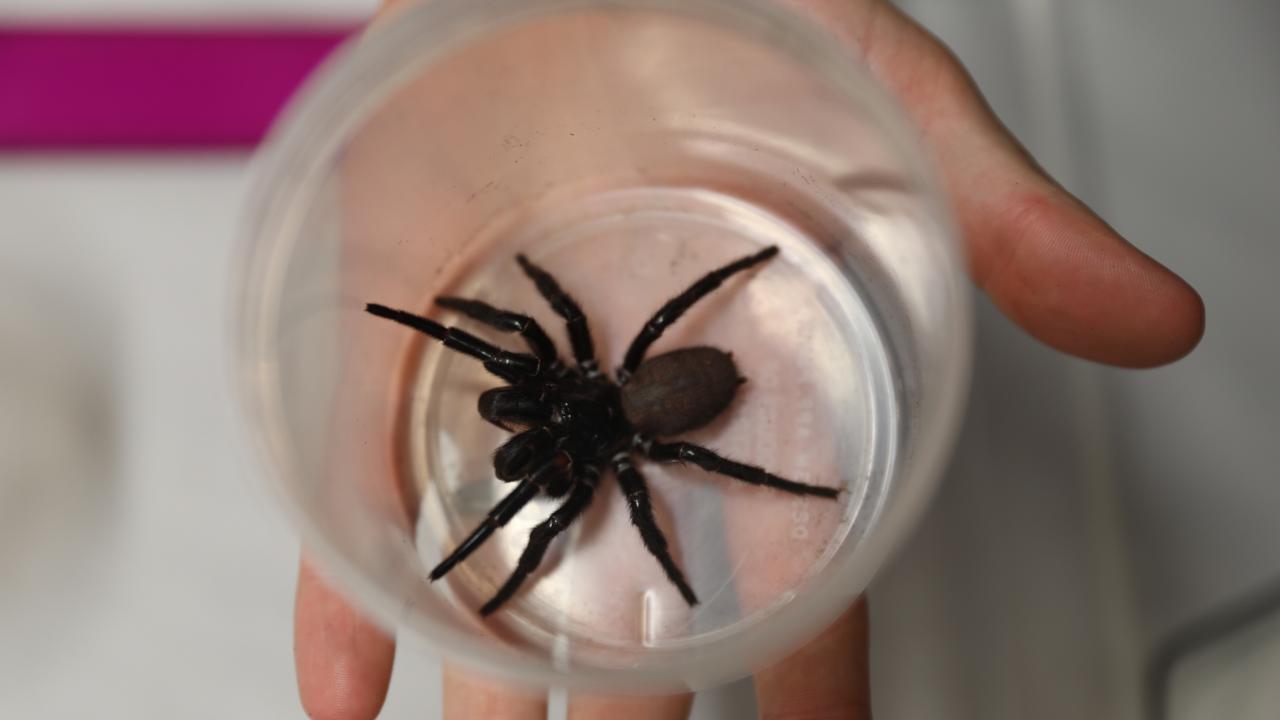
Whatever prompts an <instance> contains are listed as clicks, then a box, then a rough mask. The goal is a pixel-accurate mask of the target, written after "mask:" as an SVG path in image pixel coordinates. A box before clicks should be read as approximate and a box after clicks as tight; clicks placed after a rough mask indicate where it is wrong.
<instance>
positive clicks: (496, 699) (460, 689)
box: [444, 667, 547, 720]
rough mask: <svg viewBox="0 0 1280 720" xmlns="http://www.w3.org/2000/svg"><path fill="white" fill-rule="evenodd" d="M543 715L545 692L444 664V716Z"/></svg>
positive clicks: (469, 719)
mask: <svg viewBox="0 0 1280 720" xmlns="http://www.w3.org/2000/svg"><path fill="white" fill-rule="evenodd" d="M546 717H547V695H546V693H543V692H534V691H530V690H524V689H520V688H515V687H511V686H507V685H502V684H500V683H497V682H494V681H491V680H487V679H485V678H482V677H479V676H477V675H474V674H472V673H470V672H467V671H465V670H461V669H458V668H454V667H446V668H445V671H444V718H445V720H473V718H474V719H475V720H546Z"/></svg>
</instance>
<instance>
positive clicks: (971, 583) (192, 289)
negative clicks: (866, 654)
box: [0, 0, 1280, 720]
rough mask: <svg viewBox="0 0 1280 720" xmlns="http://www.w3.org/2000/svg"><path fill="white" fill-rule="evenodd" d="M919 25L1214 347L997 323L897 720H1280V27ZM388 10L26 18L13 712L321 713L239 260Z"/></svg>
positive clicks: (897, 635) (1008, 4)
mask: <svg viewBox="0 0 1280 720" xmlns="http://www.w3.org/2000/svg"><path fill="white" fill-rule="evenodd" d="M900 4H901V5H902V6H903V7H904V8H905V9H906V10H908V11H909V12H911V13H912V14H913V15H915V16H916V17H917V18H919V19H920V20H921V21H922V22H924V23H925V24H926V25H927V26H929V27H930V28H931V29H933V30H934V31H935V32H936V33H937V34H939V35H940V36H941V37H942V38H943V39H944V40H945V41H947V42H948V43H949V44H950V45H951V46H952V47H953V48H954V49H955V50H956V52H957V53H958V54H959V55H960V57H961V58H962V59H963V60H964V61H965V62H966V63H967V64H968V66H969V68H970V70H971V71H972V72H973V74H974V76H975V77H976V79H977V81H978V83H979V85H981V87H982V89H983V90H984V92H986V94H987V97H988V98H989V99H990V101H991V102H992V104H993V105H994V106H995V108H996V110H997V111H998V112H999V114H1000V115H1001V117H1002V118H1003V119H1004V120H1005V122H1006V123H1007V124H1008V125H1009V126H1010V128H1011V129H1012V130H1013V131H1014V132H1015V133H1016V134H1017V135H1018V136H1019V137H1020V138H1021V139H1022V140H1023V141H1024V142H1025V143H1026V144H1027V145H1028V147H1030V148H1031V150H1032V151H1033V152H1034V153H1035V155H1036V156H1037V157H1038V158H1039V159H1040V160H1041V162H1042V164H1044V165H1045V166H1046V168H1047V169H1049V170H1050V171H1051V172H1052V173H1053V174H1054V175H1055V176H1056V177H1057V178H1058V179H1059V180H1061V181H1062V182H1063V184H1065V185H1066V186H1067V187H1068V188H1070V189H1071V190H1073V191H1074V192H1076V193H1077V194H1078V195H1080V196H1081V197H1082V198H1083V199H1084V200H1085V201H1087V202H1088V203H1089V204H1091V205H1092V206H1093V207H1094V208H1096V209H1097V210H1098V211H1099V212H1100V213H1101V214H1102V215H1103V216H1104V217H1106V218H1107V219H1108V220H1109V221H1110V222H1111V223H1112V224H1113V225H1114V226H1116V227H1117V228H1118V229H1119V230H1120V231H1121V232H1122V233H1123V234H1125V235H1126V236H1127V237H1129V238H1130V239H1131V240H1132V241H1133V242H1135V243H1136V244H1137V245H1138V246H1140V247H1141V248H1143V249H1144V250H1146V251H1147V252H1148V253H1150V254H1152V255H1154V256H1155V257H1156V258H1158V259H1160V260H1161V261H1162V262H1164V263H1166V264H1168V265H1169V266H1171V267H1172V268H1174V269H1175V270H1177V271H1178V272H1180V273H1181V274H1183V275H1184V276H1185V277H1187V278H1188V279H1189V280H1190V281H1191V283H1192V284H1193V285H1195V286H1196V287H1197V288H1198V289H1199V290H1200V292H1201V293H1202V294H1203V296H1204V298H1205V302H1206V304H1207V307H1208V314H1209V324H1208V332H1207V334H1206V336H1205V339H1204V342H1203V344H1202V345H1201V346H1200V348H1199V349H1198V350H1196V352H1195V353H1194V354H1192V355H1191V356H1190V357H1189V358H1187V359H1185V360H1183V361H1181V362H1179V363H1177V364H1175V365H1173V366H1171V367H1168V368H1163V369H1160V370H1155V371H1149V372H1141V373H1136V372H1125V371H1116V370H1110V369H1104V368H1100V367H1098V366H1094V365H1090V364H1088V363H1084V362H1079V361H1075V360H1071V359H1068V358H1065V357H1062V356H1060V355H1057V354H1055V353H1053V352H1052V351H1049V350H1047V349H1045V348H1043V347H1040V346H1038V345H1036V344H1035V343H1034V342H1032V341H1031V340H1029V339H1028V338H1026V337H1024V336H1023V335H1021V334H1020V333H1019V332H1018V331H1017V330H1016V329H1015V328H1013V327H1012V326H1011V325H1010V324H1009V323H1008V322H1007V321H1005V320H1004V319H1003V318H1001V317H1000V316H999V315H998V314H997V313H996V312H995V311H994V310H993V309H992V308H991V307H990V306H989V305H987V304H986V303H985V302H982V301H980V303H979V304H980V308H979V316H980V322H979V343H978V357H977V361H978V362H977V369H976V374H975V379H974V380H975V385H974V391H973V399H972V402H971V407H970V410H969V414H968V418H967V422H966V425H965V429H964V431H963V436H962V438H961V441H960V444H959V450H958V452H957V454H956V457H955V460H954V462H953V464H952V468H951V470H950V474H949V478H948V481H947V483H946V484H945V486H944V489H943V491H942V493H941V495H940V496H939V498H938V500H937V501H936V503H935V504H934V507H933V509H932V511H931V513H930V514H929V516H928V517H927V519H926V521H925V522H924V524H923V525H922V527H921V529H920V531H919V532H918V534H917V536H916V537H915V539H914V540H913V542H912V543H911V545H910V546H909V547H908V548H907V549H906V550H905V551H904V552H903V553H902V554H901V555H900V556H899V558H898V559H897V560H896V562H895V563H894V564H893V565H892V566H891V567H889V568H888V569H887V570H886V572H885V573H884V574H883V576H882V577H881V578H880V580H879V581H878V582H877V584H876V586H875V587H874V589H873V591H872V593H871V595H872V623H873V685H874V693H875V696H874V703H875V707H876V711H877V716H878V717H882V718H890V719H896V718H941V717H945V718H957V719H965V718H975V719H976V718H982V719H984V720H986V719H996V720H999V719H1003V718H1010V719H1012V718H1027V717H1035V718H1050V719H1051V718H1081V717H1091V718H1138V717H1148V718H1153V719H1154V718H1166V717H1167V718H1186V719H1190V718H1197V719H1198V718H1272V717H1275V716H1276V714H1277V713H1278V712H1280V685H1277V684H1276V683H1275V682H1274V678H1276V677H1280V522H1277V521H1276V517H1277V510H1280V442H1278V441H1280V435H1278V434H1277V433H1278V431H1280V382H1277V381H1276V378H1275V374H1274V373H1275V369H1276V368H1277V367H1280V333H1278V332H1277V330H1278V326H1277V321H1276V310H1277V308H1278V307H1280V294H1278V293H1277V291H1276V290H1275V289H1274V286H1273V284H1272V280H1273V276H1274V274H1275V271H1276V269H1277V268H1280V243H1277V242H1276V239H1277V237H1280V216H1278V215H1277V214H1276V213H1275V212H1274V209H1275V207H1276V206H1277V204H1280V137H1278V135H1280V85H1277V82H1276V78H1277V77H1280V44H1278V43H1277V42H1276V38H1277V37H1280V4H1277V3H1276V2H1274V0H1228V1H1226V2H1219V3H1202V2H1198V1H1196V0H1163V1H1162V2H1159V3H1156V2H1147V1H1144V0H903V1H902V2H901V3H900ZM374 5H375V2H374V0H234V1H229V0H0V717H4V718H79V717H89V716H91V717H100V718H116V717H120V718H125V717H128V718H138V717H141V718H153V717H154V718H160V717H163V718H173V717H181V718H205V717H207V718H228V717H230V718H282V717H301V715H302V713H301V710H300V708H299V706H298V704H297V700H296V697H295V688H294V679H293V667H292V658H291V651H290V648H291V637H290V636H291V611H292V593H293V583H294V573H295V563H296V557H297V541H296V539H295V537H294V535H293V533H292V531H291V529H290V528H289V527H288V526H287V524H286V523H285V522H284V521H283V519H282V516H281V514H280V513H279V512H277V510H276V508H275V506H274V501H273V499H272V498H271V497H270V496H269V493H268V492H267V491H266V490H264V489H263V482H262V478H261V477H260V470H259V469H258V468H257V467H256V465H255V464H254V462H253V460H254V458H253V457H252V454H251V453H250V450H249V447H248V444H247V442H246V439H245V437H244V436H243V432H242V430H241V427H240V420H239V416H238V414H237V412H238V411H237V408H236V407H235V406H234V403H233V398H232V393H231V384H230V371H229V362H228V361H229V350H228V348H227V331H228V322H229V320H228V315H229V310H230V307H231V297H230V287H231V285H230V281H231V277H230V268H231V266H232V265H233V261H234V258H233V253H234V250H235V240H236V223H237V215H238V212H239V209H240V204H241V201H242V196H243V194H244V192H245V187H246V180H247V172H248V169H249V159H250V154H251V152H252V149H253V146H254V144H255V143H256V142H257V140H258V138H259V137H260V135H261V133H262V131H263V129H264V127H265V125H266V124H267V123H268V122H269V121H270V119H271V117H272V116H273V115H274V113H275V111H276V110H277V109H278V107H279V105H280V103H282V102H283V101H284V99H285V98H286V97H287V95H288V94H289V92H290V91H291V90H292V89H293V88H294V87H295V86H296V84H297V83H298V82H299V81H300V80H301V79H302V78H303V77H304V76H305V75H306V74H307V73H308V72H309V70H310V69H311V68H312V67H314V65H315V63H316V62H318V61H319V60H320V59H321V58H322V57H323V56H324V55H325V54H326V53H327V52H328V51H329V49H331V48H332V47H333V46H334V44H335V43H337V42H339V41H340V40H341V38H342V37H343V36H344V35H345V34H347V33H348V32H350V31H351V30H352V29H354V28H356V27H358V26H359V24H360V23H361V22H362V21H363V20H364V19H366V18H367V17H368V16H369V15H370V13H371V12H372V10H373V7H374ZM438 667H439V665H438V661H437V660H436V659H434V658H431V657H428V656H425V655H418V654H413V653H410V652H404V653H402V655H401V657H400V658H399V662H398V664H397V666H396V675H395V678H394V679H393V682H392V689H391V694H390V698H389V701H388V705H387V708H386V711H385V713H384V716H385V717H387V718H410V717H415V718H421V717H435V716H436V713H438V702H439V701H438V694H439V684H440V680H439V672H438ZM753 708H754V705H753V700H752V694H751V687H750V684H749V683H748V682H742V683H738V684H736V685H733V686H729V687H727V688H723V689H721V690H717V691H714V692H707V693H703V694H702V695H700V696H699V698H698V700H697V702H696V704H695V716H696V717H699V718H706V719H709V718H722V717H723V718H742V717H750V716H753V715H751V713H752V712H753ZM562 710H563V698H557V697H555V696H553V717H554V716H555V713H556V712H562Z"/></svg>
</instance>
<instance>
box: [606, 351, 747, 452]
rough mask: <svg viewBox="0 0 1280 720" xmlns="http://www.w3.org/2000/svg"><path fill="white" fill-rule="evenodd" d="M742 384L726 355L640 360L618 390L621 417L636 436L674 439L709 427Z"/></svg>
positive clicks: (692, 353)
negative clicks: (640, 362) (620, 397)
mask: <svg viewBox="0 0 1280 720" xmlns="http://www.w3.org/2000/svg"><path fill="white" fill-rule="evenodd" d="M740 384H742V378H740V377H739V376H738V368H737V367H736V366H735V365H734V364H733V358H732V357H731V356H730V355H729V353H726V352H723V351H721V350H717V349H715V348H713V347H692V348H684V349H681V350H673V351H672V352H669V353H666V354H663V355H658V356H657V357H652V358H649V359H648V360H645V361H644V362H643V363H642V364H641V365H640V367H639V368H637V369H636V373H635V375H633V376H631V378H630V379H629V380H628V381H627V382H626V384H625V385H623V386H622V412H623V414H625V415H626V416H627V421H628V422H630V423H631V426H632V427H633V428H635V429H636V431H638V432H639V433H641V434H643V435H649V436H656V437H662V436H670V435H677V434H680V433H683V432H687V431H689V430H693V429H695V428H699V427H702V426H703V425H706V424H707V423H709V422H711V421H712V420H713V419H714V418H715V417H716V416H717V415H719V414H720V413H722V412H724V409H725V408H727V407H728V406H729V403H730V402H732V401H733V394H734V392H735V391H737V389H738V385H740Z"/></svg>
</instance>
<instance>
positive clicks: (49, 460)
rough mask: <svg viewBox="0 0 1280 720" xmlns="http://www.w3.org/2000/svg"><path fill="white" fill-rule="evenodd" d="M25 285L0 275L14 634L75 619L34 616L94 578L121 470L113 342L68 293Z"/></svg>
mask: <svg viewBox="0 0 1280 720" xmlns="http://www.w3.org/2000/svg"><path fill="white" fill-rule="evenodd" d="M20 289H21V290H29V288H28V287H27V284H26V283H22V282H18V281H15V280H14V279H13V278H8V279H7V280H6V281H4V282H0V290H3V292H0V589H2V590H3V591H2V592H0V636H3V637H5V638H7V639H8V640H14V641H16V639H18V638H23V637H26V635H27V634H29V633H32V632H35V633H38V634H40V635H41V636H43V637H46V638H48V637H50V636H53V635H56V634H59V633H65V632H68V631H69V630H70V628H72V627H74V626H75V625H76V624H77V620H76V618H67V619H66V622H62V623H58V624H57V626H55V627H44V626H43V625H42V624H41V626H40V627H32V623H31V622H30V617H31V613H32V612H33V611H35V610H36V609H37V608H38V607H40V606H41V605H43V604H45V603H48V602H49V598H50V597H57V596H59V595H60V594H61V593H75V592H76V591H77V590H83V589H84V588H85V587H86V586H87V584H88V583H87V576H88V575H90V574H91V573H92V572H93V570H94V568H95V567H96V565H97V561H98V560H99V559H100V558H99V557H98V554H97V553H98V552H99V551H101V550H102V549H103V543H102V536H103V528H104V527H105V523H106V522H107V520H108V519H109V513H108V512H107V511H108V509H109V507H110V504H109V501H110V495H111V492H110V491H111V486H112V482H113V477H114V474H115V457H114V452H113V450H112V448H113V440H112V432H113V426H112V416H111V412H112V404H111V396H110V389H109V388H110V385H109V383H110V375H109V373H110V364H109V363H110V357H111V352H110V347H103V346H101V345H98V346H96V347H95V346H93V345H92V344H91V342H90V340H89V339H88V338H89V337H93V336H94V333H93V332H92V331H89V332H87V333H85V332H81V331H84V330H86V329H87V326H89V325H90V322H89V321H88V320H87V319H86V320H84V322H76V320H78V319H80V317H81V316H79V315H77V314H76V313H75V312H74V310H73V309H70V311H69V309H68V308H66V307H65V306H64V305H63V304H61V303H59V302H58V300H62V299H65V298H59V297H56V296H55V297H53V298H50V301H49V302H48V303H45V302H40V300H39V298H41V297H42V296H41V295H40V294H33V293H31V292H22V293H20V292H19V290H20ZM45 645H47V643H42V644H41V646H45ZM38 659H39V653H38V652H32V653H29V655H28V662H36V661H37V660H38Z"/></svg>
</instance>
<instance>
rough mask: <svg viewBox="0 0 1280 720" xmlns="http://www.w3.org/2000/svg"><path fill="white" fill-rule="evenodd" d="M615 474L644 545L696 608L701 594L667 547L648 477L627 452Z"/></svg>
mask: <svg viewBox="0 0 1280 720" xmlns="http://www.w3.org/2000/svg"><path fill="white" fill-rule="evenodd" d="M613 473H614V475H617V476H618V485H619V486H620V487H621V488H622V493H623V494H624V495H626V498H627V508H628V509H629V510H630V511H631V522H632V524H634V525H635V526H636V529H637V530H639V531H640V539H641V540H643V541H644V546H645V548H647V549H648V550H649V552H650V553H651V554H652V555H653V556H654V557H655V558H657V559H658V564H660V565H662V569H663V571H664V572H666V574H667V579H669V580H670V581H671V584H673V585H675V586H676V589H677V590H679V591H680V595H681V596H682V597H683V598H684V601H685V602H687V603H689V605H690V606H691V607H692V606H694V605H697V604H698V596H697V595H695V594H694V592H693V588H691V587H689V583H688V581H686V580H685V579H684V573H683V572H681V571H680V567H679V566H678V565H676V561H675V560H673V559H672V558H671V551H670V549H669V548H668V547H667V538H666V536H664V535H663V534H662V530H661V529H660V528H659V527H658V523H657V521H656V520H655V519H654V517H653V504H652V503H650V502H649V488H648V486H647V485H646V484H645V481H644V476H643V475H641V474H640V471H638V470H636V468H635V466H634V465H632V464H631V457H630V455H629V454H628V453H626V452H621V453H618V454H617V455H616V456H615V457H614V458H613Z"/></svg>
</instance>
